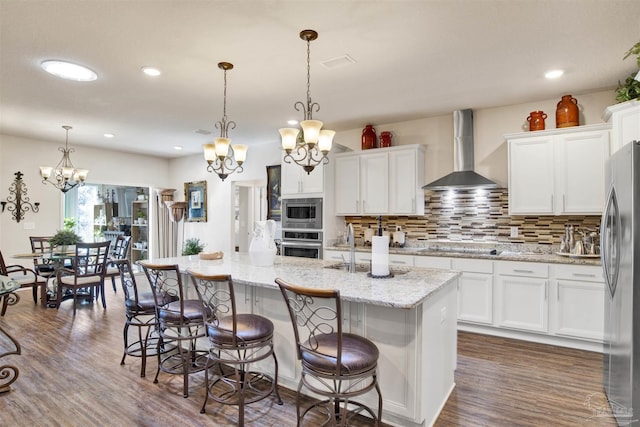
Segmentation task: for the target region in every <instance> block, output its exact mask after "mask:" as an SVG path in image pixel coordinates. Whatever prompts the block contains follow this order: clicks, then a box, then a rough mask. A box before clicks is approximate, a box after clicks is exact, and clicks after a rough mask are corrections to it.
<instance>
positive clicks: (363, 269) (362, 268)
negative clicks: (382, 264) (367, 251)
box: [324, 262, 409, 276]
mask: <svg viewBox="0 0 640 427" xmlns="http://www.w3.org/2000/svg"><path fill="white" fill-rule="evenodd" d="M324 268H328V269H330V270H342V271H344V272H345V273H346V272H348V271H349V264H346V265H345V264H344V263H341V262H338V263H336V264H329V265H325V266H324ZM370 271H371V268H370V267H369V264H356V271H355V272H356V273H369V272H370ZM389 271H390V272H391V274H392V275H394V276H399V275H401V274H407V273H408V272H409V270H399V269H391V268H389Z"/></svg>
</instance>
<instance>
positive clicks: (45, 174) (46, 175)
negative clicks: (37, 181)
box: [40, 166, 53, 179]
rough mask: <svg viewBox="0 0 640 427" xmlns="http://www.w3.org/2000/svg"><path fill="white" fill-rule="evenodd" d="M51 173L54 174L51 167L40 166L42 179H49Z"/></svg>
mask: <svg viewBox="0 0 640 427" xmlns="http://www.w3.org/2000/svg"><path fill="white" fill-rule="evenodd" d="M51 172H53V168H52V167H51V166H40V176H41V177H42V178H44V179H49V177H50V176H51Z"/></svg>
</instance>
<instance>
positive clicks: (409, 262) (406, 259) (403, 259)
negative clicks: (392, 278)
mask: <svg viewBox="0 0 640 427" xmlns="http://www.w3.org/2000/svg"><path fill="white" fill-rule="evenodd" d="M413 259H414V256H413V255H399V254H389V265H397V266H405V267H413V263H414V261H413Z"/></svg>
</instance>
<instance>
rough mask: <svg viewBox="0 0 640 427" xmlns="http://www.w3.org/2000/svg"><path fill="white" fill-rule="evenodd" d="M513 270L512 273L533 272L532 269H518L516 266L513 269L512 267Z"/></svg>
mask: <svg viewBox="0 0 640 427" xmlns="http://www.w3.org/2000/svg"><path fill="white" fill-rule="evenodd" d="M513 272H514V273H529V274H532V273H533V270H519V269H517V268H514V269H513Z"/></svg>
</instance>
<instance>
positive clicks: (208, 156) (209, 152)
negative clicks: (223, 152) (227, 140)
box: [202, 144, 216, 162]
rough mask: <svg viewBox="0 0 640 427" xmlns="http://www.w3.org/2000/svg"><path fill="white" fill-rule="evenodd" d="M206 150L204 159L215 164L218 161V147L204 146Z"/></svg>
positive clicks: (212, 145)
mask: <svg viewBox="0 0 640 427" xmlns="http://www.w3.org/2000/svg"><path fill="white" fill-rule="evenodd" d="M202 149H203V150H204V159H205V160H206V161H207V162H213V161H214V160H215V159H216V146H215V145H214V144H202Z"/></svg>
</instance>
